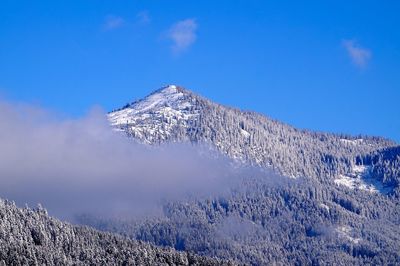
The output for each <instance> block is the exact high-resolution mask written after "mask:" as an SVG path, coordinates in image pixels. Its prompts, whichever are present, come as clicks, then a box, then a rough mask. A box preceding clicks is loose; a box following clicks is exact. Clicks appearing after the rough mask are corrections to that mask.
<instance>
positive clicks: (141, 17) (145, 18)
mask: <svg viewBox="0 0 400 266" xmlns="http://www.w3.org/2000/svg"><path fill="white" fill-rule="evenodd" d="M136 18H137V21H138V22H139V23H140V24H149V23H150V22H151V18H150V15H149V12H148V11H146V10H143V11H140V12H139V13H137V14H136Z"/></svg>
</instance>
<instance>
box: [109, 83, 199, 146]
mask: <svg viewBox="0 0 400 266" xmlns="http://www.w3.org/2000/svg"><path fill="white" fill-rule="evenodd" d="M193 101H194V99H193V98H192V97H188V96H187V95H186V93H185V91H183V90H182V89H179V88H178V87H177V86H175V85H169V86H166V87H164V88H162V89H160V90H158V91H156V92H154V93H153V94H151V95H149V96H148V97H146V98H144V99H143V100H140V101H136V102H134V103H132V104H131V105H130V106H128V107H127V108H124V109H122V110H118V111H115V112H112V113H110V114H108V120H109V121H110V123H111V125H112V126H113V127H114V129H115V130H118V131H121V130H123V131H127V132H129V134H132V135H133V136H134V137H136V138H138V139H139V140H141V141H143V142H144V143H153V142H154V141H157V140H165V139H167V138H168V136H170V135H171V133H172V131H173V130H175V129H176V128H177V127H178V125H179V127H182V126H183V127H188V126H189V124H190V123H191V122H193V121H194V120H196V119H197V117H198V116H199V110H197V109H196V108H195V103H194V102H193Z"/></svg>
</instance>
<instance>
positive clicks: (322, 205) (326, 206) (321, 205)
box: [319, 203, 330, 211]
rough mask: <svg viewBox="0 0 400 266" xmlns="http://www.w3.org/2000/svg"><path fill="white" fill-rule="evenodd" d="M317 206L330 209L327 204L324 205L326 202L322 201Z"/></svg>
mask: <svg viewBox="0 0 400 266" xmlns="http://www.w3.org/2000/svg"><path fill="white" fill-rule="evenodd" d="M319 206H320V207H321V208H324V209H325V210H327V211H329V210H330V208H329V206H328V205H326V204H324V203H320V204H319Z"/></svg>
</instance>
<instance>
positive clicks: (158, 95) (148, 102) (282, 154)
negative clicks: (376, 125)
mask: <svg viewBox="0 0 400 266" xmlns="http://www.w3.org/2000/svg"><path fill="white" fill-rule="evenodd" d="M108 119H109V121H110V123H111V125H112V126H113V127H114V128H115V129H116V130H118V131H122V132H125V133H126V134H127V135H128V136H129V137H132V138H134V139H136V140H139V141H140V142H143V143H146V144H160V143H165V142H192V143H208V144H211V146H213V147H215V148H216V149H217V150H219V151H220V152H222V153H223V154H226V155H228V156H229V157H231V158H233V159H235V160H238V161H242V162H247V163H250V164H253V165H258V166H261V167H267V168H273V169H274V170H276V171H278V172H279V173H281V174H284V175H286V176H289V177H293V178H297V177H310V178H316V179H319V180H321V181H324V180H325V181H326V180H328V181H329V182H332V179H335V178H336V181H335V182H336V184H342V185H343V184H348V183H349V182H350V183H351V182H352V181H354V180H352V181H349V180H347V181H346V182H347V183H346V182H345V181H344V180H345V179H343V177H348V176H353V177H356V176H357V175H354V174H353V172H354V170H353V169H358V168H360V167H361V166H360V165H359V164H360V162H357V161H356V159H357V158H358V157H363V156H366V155H368V154H370V153H371V152H374V151H377V150H380V149H383V148H387V147H392V146H395V145H396V144H395V143H394V142H392V141H390V140H386V139H383V138H378V137H367V136H357V137H351V136H345V135H336V134H329V133H319V132H312V131H308V130H301V129H297V128H294V127H292V126H290V125H287V124H284V123H281V122H279V121H276V120H273V119H271V118H268V117H266V116H264V115H261V114H258V113H254V112H244V111H241V110H238V109H235V108H230V107H226V106H222V105H220V104H217V103H214V102H212V101H210V100H208V99H206V98H203V97H201V96H199V95H196V94H195V93H193V92H191V91H189V90H186V89H184V88H182V87H179V86H176V85H169V86H166V87H163V88H161V89H159V90H157V91H155V92H153V93H152V94H150V95H149V96H147V97H145V98H144V99H142V100H139V101H135V102H133V103H130V104H127V105H126V106H124V107H123V108H121V109H118V110H115V111H113V112H111V113H109V114H108ZM357 167H358V168H357ZM363 169H364V168H363ZM360 176H363V175H358V176H357V177H360ZM341 177H342V179H340V178H341ZM359 179H360V178H359ZM340 180H341V181H340ZM342 181H343V182H342ZM370 191H373V189H370Z"/></svg>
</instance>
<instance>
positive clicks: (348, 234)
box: [335, 225, 361, 244]
mask: <svg viewBox="0 0 400 266" xmlns="http://www.w3.org/2000/svg"><path fill="white" fill-rule="evenodd" d="M335 231H336V233H337V234H338V236H339V237H341V238H344V239H347V240H349V241H350V242H352V243H354V244H358V243H359V242H360V241H361V238H356V237H355V236H354V234H353V232H352V229H351V227H350V226H347V225H345V226H338V227H336V229H335Z"/></svg>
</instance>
